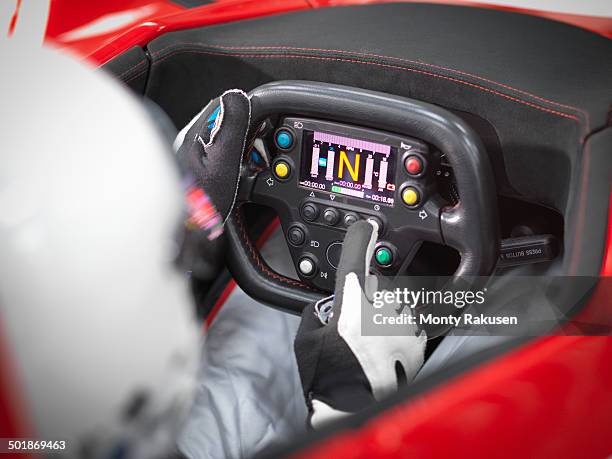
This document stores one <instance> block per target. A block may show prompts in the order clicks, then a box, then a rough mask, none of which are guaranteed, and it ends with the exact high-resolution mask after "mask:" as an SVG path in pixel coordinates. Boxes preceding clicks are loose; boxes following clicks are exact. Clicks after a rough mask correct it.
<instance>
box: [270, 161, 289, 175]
mask: <svg viewBox="0 0 612 459" xmlns="http://www.w3.org/2000/svg"><path fill="white" fill-rule="evenodd" d="M274 173H275V174H276V176H277V177H279V178H285V177H287V176H288V175H289V164H287V163H286V162H284V161H279V162H278V163H276V165H275V166H274Z"/></svg>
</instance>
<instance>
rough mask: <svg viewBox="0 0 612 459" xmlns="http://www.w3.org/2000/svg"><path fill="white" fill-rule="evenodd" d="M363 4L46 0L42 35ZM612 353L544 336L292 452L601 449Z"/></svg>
mask: <svg viewBox="0 0 612 459" xmlns="http://www.w3.org/2000/svg"><path fill="white" fill-rule="evenodd" d="M367 3H379V1H377V0H268V1H262V0H219V1H217V2H215V3H213V4H209V5H205V6H202V7H198V8H193V9H185V8H183V7H180V6H178V5H177V4H175V3H173V2H170V1H166V0H157V1H149V0H105V1H104V2H83V1H81V0H53V1H52V5H51V14H50V18H49V24H48V29H47V39H48V40H49V41H51V42H53V43H54V44H56V45H59V46H61V47H66V48H68V49H70V50H71V51H73V52H75V53H77V54H79V55H80V56H82V57H87V58H88V59H89V60H90V61H92V62H93V63H95V64H97V65H99V64H102V63H104V62H106V61H108V60H109V59H112V58H113V57H115V56H117V55H118V54H120V53H122V52H124V51H125V50H127V49H129V48H130V47H132V46H135V45H144V44H146V43H148V42H149V41H150V40H152V39H154V38H155V37H157V36H159V35H161V34H162V33H165V32H168V31H172V30H180V29H185V28H190V27H198V26H204V25H210V24H219V23H224V22H229V21H237V20H241V19H247V18H254V17H259V16H265V15H271V14H280V13H284V12H288V11H294V10H303V9H308V8H318V7H326V6H338V5H349V4H367ZM434 3H450V4H461V5H471V6H482V7H488V8H496V9H502V10H509V11H516V12H522V13H527V14H533V15H537V16H543V17H548V18H551V19H555V20H558V21H562V22H567V23H569V24H573V25H576V26H579V27H583V28H586V29H589V30H591V31H593V32H596V33H599V34H601V35H604V36H607V37H611V38H612V19H609V18H599V17H590V16H579V15H569V14H561V13H549V12H543V11H535V10H521V9H516V8H509V7H502V6H492V5H486V4H478V5H476V4H474V3H468V2H462V1H450V0H447V1H444V0H435V1H434ZM126 11H127V12H128V14H127V15H126V14H125V13H126ZM130 11H131V14H132V16H130V15H129V12H130ZM109 14H110V15H121V14H123V17H122V18H123V20H124V21H125V22H124V23H123V25H120V26H116V25H115V27H114V28H112V29H111V28H108V27H107V29H104V27H102V25H103V24H104V23H103V22H98V25H97V26H96V27H97V28H96V27H94V26H95V25H96V21H101V18H102V17H104V16H106V15H109ZM115 17H116V16H115ZM130 18H133V20H132V21H130V20H129V19H130ZM107 19H108V18H107ZM107 22H108V21H107ZM84 25H89V26H90V28H91V29H92V30H98V31H99V30H103V32H102V33H97V34H93V35H89V36H85V35H83V34H82V33H81V34H80V35H79V34H78V33H75V30H77V31H78V30H79V28H80V27H83V26H84ZM104 30H106V31H105V32H104ZM601 199H610V211H609V216H610V221H609V224H608V241H607V250H606V255H605V259H604V263H603V266H602V271H601V274H602V276H612V195H611V196H602V197H601ZM611 306H612V299H611V298H610V297H609V293H606V292H601V291H598V292H596V293H595V294H594V296H593V298H592V299H591V302H590V305H589V307H588V308H585V309H587V310H588V311H589V313H593V312H595V313H603V314H606V315H608V314H610V313H611V311H610V308H611ZM611 362H612V339H611V338H609V337H584V336H553V337H545V338H540V339H537V340H534V341H532V342H530V343H528V344H526V345H523V346H521V347H520V348H518V349H516V350H514V351H512V352H509V353H508V354H505V355H504V356H502V357H499V358H497V359H494V360H492V361H491V362H489V363H486V364H484V365H481V366H479V367H478V368H476V369H475V370H472V371H469V372H466V373H465V374H463V375H461V376H459V377H457V378H455V379H453V380H451V381H448V382H445V383H444V384H441V385H440V386H439V387H437V388H435V389H433V390H431V391H429V392H427V393H425V394H424V395H421V396H419V397H417V398H415V399H414V400H410V401H408V402H406V403H405V404H403V405H399V406H397V407H395V408H393V409H392V410H390V411H387V412H386V413H384V414H382V415H380V416H378V417H377V418H374V419H372V420H371V421H369V422H368V423H366V424H364V425H363V426H362V427H361V428H359V429H355V430H351V431H346V432H341V433H339V434H338V435H336V436H334V437H332V438H331V439H329V440H326V441H324V442H322V443H320V444H318V445H315V446H313V447H312V448H310V449H309V450H307V451H305V452H303V453H301V454H298V457H315V458H316V457H320V458H329V457H334V458H335V459H341V458H370V457H389V458H396V457H411V458H429V457H443V456H459V455H461V456H467V455H469V456H472V457H508V458H516V457H602V458H603V457H607V456H609V455H610V454H612V439H611V437H610V434H611V433H612V389H611V388H612V365H611ZM3 382H6V380H3ZM5 402H6V400H5ZM2 405H4V404H3V403H0V408H2V407H3V406H2ZM4 408H6V406H4ZM0 411H1V410H0ZM3 427H4V426H3ZM2 430H3V431H4V429H2ZM11 434H13V435H18V432H11Z"/></svg>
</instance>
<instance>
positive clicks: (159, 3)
mask: <svg viewBox="0 0 612 459" xmlns="http://www.w3.org/2000/svg"><path fill="white" fill-rule="evenodd" d="M30 1H31V0H30ZM396 1H397V0H396ZM371 3H383V2H381V1H380V0H217V1H216V2H214V3H211V4H208V5H203V6H200V7H196V8H191V9H185V8H183V7H181V6H179V5H178V4H177V3H174V2H172V1H169V0H105V1H103V2H82V1H79V0H52V2H51V12H50V17H49V23H48V27H47V39H48V40H49V41H51V42H53V43H54V44H56V45H59V46H62V47H67V48H69V49H70V50H71V51H73V52H75V53H77V54H79V55H80V56H83V57H88V58H89V59H90V60H91V61H92V62H93V63H95V64H97V65H100V64H103V63H105V62H106V61H108V60H110V59H112V58H113V57H115V56H116V55H117V54H120V53H122V52H124V51H125V50H127V49H129V48H131V47H132V46H135V45H145V44H146V43H148V42H149V41H151V40H153V39H154V38H156V37H158V36H159V35H161V34H162V33H165V32H170V31H173V30H181V29H187V28H191V27H200V26H205V25H211V24H221V23H224V22H230V21H239V20H241V19H250V18H255V17H259V16H268V15H272V14H281V13H286V12H289V11H296V10H304V9H309V8H321V7H331V6H345V5H364V4H371ZM429 3H445V4H453V5H465V6H479V7H483V8H493V9H499V10H506V11H514V12H520V13H525V14H532V15H535V16H542V17H546V18H550V19H555V20H557V21H561V22H566V23H568V24H573V25H576V26H578V27H583V28H585V29H589V30H591V31H593V32H596V33H599V34H601V35H604V36H606V37H610V38H612V18H603V17H595V16H581V15H574V14H564V13H553V12H547V11H539V10H527V9H520V8H511V7H506V6H499V5H490V4H485V3H472V2H467V1H463V0H430V1H429ZM113 18H114V19H113ZM113 20H114V22H113ZM83 28H84V29H83ZM75 29H76V30H75ZM79 29H80V31H81V33H75V32H78V31H79ZM88 30H89V31H90V32H95V33H92V34H90V35H87V36H85V35H84V34H83V32H86V31H88Z"/></svg>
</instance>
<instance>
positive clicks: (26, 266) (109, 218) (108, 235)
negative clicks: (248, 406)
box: [0, 41, 199, 457]
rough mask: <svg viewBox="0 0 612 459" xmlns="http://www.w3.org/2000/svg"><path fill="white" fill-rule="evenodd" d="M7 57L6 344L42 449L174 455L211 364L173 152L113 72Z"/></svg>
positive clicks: (3, 195)
mask: <svg viewBox="0 0 612 459" xmlns="http://www.w3.org/2000/svg"><path fill="white" fill-rule="evenodd" d="M0 57H1V58H2V74H1V77H0V100H1V101H2V105H1V108H0V113H1V115H0V123H1V126H2V131H1V132H2V134H1V136H0V142H1V145H0V343H2V342H4V343H5V344H6V345H8V348H9V349H10V352H11V354H10V357H11V360H12V362H11V363H12V367H13V369H14V372H13V373H11V374H10V376H11V379H12V380H13V381H18V384H19V386H18V389H19V392H20V394H19V395H20V398H21V399H22V400H23V401H25V407H26V408H25V410H26V413H25V414H26V416H27V417H29V425H30V426H31V428H32V431H31V432H30V433H29V435H28V436H29V437H30V438H37V439H44V440H65V441H66V447H67V449H66V451H64V453H65V454H66V455H68V456H84V455H85V456H90V457H100V456H102V455H104V456H107V455H108V454H109V453H116V454H117V455H116V456H115V457H120V456H121V457H124V456H129V457H154V456H156V455H158V454H163V453H164V452H166V451H165V450H166V448H167V447H168V446H170V447H171V446H172V445H173V440H174V435H175V433H176V430H177V429H178V428H179V423H178V420H179V419H180V418H182V417H184V415H185V413H186V412H187V410H188V408H189V406H190V404H191V400H192V395H193V391H194V376H195V373H196V370H197V361H198V353H199V345H198V341H199V331H198V327H197V325H196V321H195V312H194V307H193V304H192V301H193V300H192V298H191V296H190V293H189V289H188V285H187V280H186V278H185V276H184V274H182V273H181V272H179V270H178V268H176V267H175V266H174V264H173V260H174V257H175V255H176V244H175V241H174V236H175V235H176V233H177V229H178V227H179V222H180V218H181V212H182V209H183V200H182V195H181V189H180V185H179V177H178V172H177V170H176V168H175V166H174V164H173V162H172V158H171V153H170V151H169V147H168V146H167V145H166V144H165V143H164V141H163V139H162V137H161V135H160V134H159V133H158V131H157V130H156V129H155V127H154V126H153V123H152V121H151V119H150V118H149V117H148V114H147V113H146V111H145V110H144V108H143V107H142V106H141V104H140V103H139V101H138V100H137V99H136V98H135V97H133V96H132V95H130V94H129V93H128V91H127V89H124V88H122V87H121V86H120V85H119V84H118V83H116V82H115V81H113V80H112V79H111V78H110V77H107V76H106V75H104V74H102V73H101V72H99V71H94V70H93V69H90V68H87V67H85V66H84V65H83V64H80V63H77V62H75V61H73V60H71V59H69V58H67V57H65V56H62V55H60V54H59V53H58V52H53V51H50V50H43V49H41V48H31V49H23V48H20V47H18V46H16V45H15V44H14V43H11V42H10V41H7V42H2V43H0ZM6 371H7V370H6V369H5V368H0V379H2V374H3V372H4V374H5V376H7V373H6ZM11 400H16V399H11ZM21 414H23V413H21ZM2 436H4V435H1V434H0V437H2ZM55 452H58V451H55Z"/></svg>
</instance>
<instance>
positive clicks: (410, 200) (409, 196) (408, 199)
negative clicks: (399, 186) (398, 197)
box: [402, 186, 419, 206]
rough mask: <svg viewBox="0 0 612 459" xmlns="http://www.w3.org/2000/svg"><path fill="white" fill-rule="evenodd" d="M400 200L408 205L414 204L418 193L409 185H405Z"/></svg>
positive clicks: (417, 199)
mask: <svg viewBox="0 0 612 459" xmlns="http://www.w3.org/2000/svg"><path fill="white" fill-rule="evenodd" d="M402 201H404V203H405V204H407V205H409V206H414V205H416V204H418V202H419V193H418V192H417V190H415V189H414V188H412V187H410V186H409V187H406V188H404V191H402Z"/></svg>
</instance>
